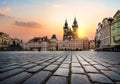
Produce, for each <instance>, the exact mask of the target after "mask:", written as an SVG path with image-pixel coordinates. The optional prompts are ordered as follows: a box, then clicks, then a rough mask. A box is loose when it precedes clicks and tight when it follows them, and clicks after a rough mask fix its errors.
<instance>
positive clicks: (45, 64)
mask: <svg viewBox="0 0 120 84" xmlns="http://www.w3.org/2000/svg"><path fill="white" fill-rule="evenodd" d="M49 64H50V63H48V62H45V63H42V64H40V65H43V66H48V65H49Z"/></svg>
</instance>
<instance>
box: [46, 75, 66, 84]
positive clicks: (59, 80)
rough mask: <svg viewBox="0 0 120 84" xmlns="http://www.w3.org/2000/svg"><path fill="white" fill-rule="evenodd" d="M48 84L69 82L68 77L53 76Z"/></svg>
mask: <svg viewBox="0 0 120 84" xmlns="http://www.w3.org/2000/svg"><path fill="white" fill-rule="evenodd" d="M46 84H67V78H66V77H60V76H52V77H50V79H49V80H48V81H47V83H46Z"/></svg>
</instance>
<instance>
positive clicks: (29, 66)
mask: <svg viewBox="0 0 120 84" xmlns="http://www.w3.org/2000/svg"><path fill="white" fill-rule="evenodd" d="M33 66H36V64H28V65H25V66H22V67H23V68H25V69H28V68H31V67H33Z"/></svg>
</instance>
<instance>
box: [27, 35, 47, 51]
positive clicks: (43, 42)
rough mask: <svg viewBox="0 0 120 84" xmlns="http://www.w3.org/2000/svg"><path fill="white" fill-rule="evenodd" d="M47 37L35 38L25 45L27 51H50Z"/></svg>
mask: <svg viewBox="0 0 120 84" xmlns="http://www.w3.org/2000/svg"><path fill="white" fill-rule="evenodd" d="M48 41H49V40H48V38H47V36H45V37H34V38H33V39H31V40H29V41H28V42H27V43H26V44H25V50H33V51H47V50H48V49H49V43H48Z"/></svg>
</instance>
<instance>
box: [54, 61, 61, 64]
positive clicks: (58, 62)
mask: <svg viewBox="0 0 120 84" xmlns="http://www.w3.org/2000/svg"><path fill="white" fill-rule="evenodd" d="M53 64H56V65H60V64H61V62H60V61H56V62H54V63H53Z"/></svg>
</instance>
